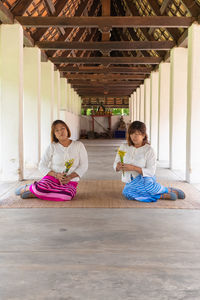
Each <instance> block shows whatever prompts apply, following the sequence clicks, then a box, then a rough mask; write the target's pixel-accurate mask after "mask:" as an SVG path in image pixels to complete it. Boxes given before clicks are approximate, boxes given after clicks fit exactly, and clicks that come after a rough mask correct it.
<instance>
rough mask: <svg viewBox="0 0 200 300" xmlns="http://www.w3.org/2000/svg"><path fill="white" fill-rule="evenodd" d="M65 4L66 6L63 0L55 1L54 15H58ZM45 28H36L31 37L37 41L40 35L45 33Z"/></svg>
mask: <svg viewBox="0 0 200 300" xmlns="http://www.w3.org/2000/svg"><path fill="white" fill-rule="evenodd" d="M65 6H66V1H65V0H60V1H57V3H56V5H55V13H54V16H59V15H60V13H61V12H62V10H63V9H64V8H65ZM47 30H48V29H47V28H38V30H37V31H36V32H35V33H34V34H33V39H34V40H35V41H39V40H40V39H41V37H42V36H43V35H44V34H45V33H46V31H47Z"/></svg>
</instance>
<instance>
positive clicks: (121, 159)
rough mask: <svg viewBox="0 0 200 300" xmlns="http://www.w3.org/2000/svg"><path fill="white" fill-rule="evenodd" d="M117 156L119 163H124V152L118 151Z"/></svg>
mask: <svg viewBox="0 0 200 300" xmlns="http://www.w3.org/2000/svg"><path fill="white" fill-rule="evenodd" d="M118 154H119V157H120V161H121V163H123V162H124V155H125V154H126V152H125V151H122V150H118Z"/></svg>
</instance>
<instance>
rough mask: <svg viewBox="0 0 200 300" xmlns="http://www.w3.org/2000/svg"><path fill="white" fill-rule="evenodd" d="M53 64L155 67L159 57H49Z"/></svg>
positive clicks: (159, 60)
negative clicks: (147, 65)
mask: <svg viewBox="0 0 200 300" xmlns="http://www.w3.org/2000/svg"><path fill="white" fill-rule="evenodd" d="M49 59H50V60H51V61H52V62H53V63H55V64H61V63H66V64H70V63H73V64H103V65H107V64H117V65H119V64H128V65H130V64H140V65H146V64H149V65H157V64H159V63H160V62H161V60H162V58H160V57H51V58H49Z"/></svg>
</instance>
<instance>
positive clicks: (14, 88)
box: [0, 24, 81, 180]
mask: <svg viewBox="0 0 200 300" xmlns="http://www.w3.org/2000/svg"><path fill="white" fill-rule="evenodd" d="M0 113H1V115H0V116H1V117H0V142H1V144H0V176H1V179H5V180H17V179H23V177H24V175H23V171H24V167H35V166H37V165H38V162H39V160H40V157H41V154H42V153H43V152H44V150H45V149H46V147H47V145H48V144H49V143H50V130H51V124H52V122H53V120H55V119H62V120H64V121H66V122H67V123H68V124H69V127H70V129H71V130H72V134H73V135H74V138H78V134H79V132H78V130H79V119H80V114H81V99H80V97H79V96H78V94H77V93H76V92H75V91H74V89H73V88H72V87H71V86H70V84H69V83H67V80H66V78H61V77H60V73H59V71H54V65H53V63H51V62H50V61H47V62H41V51H40V49H39V48H37V47H33V48H31V47H30V48H26V47H25V48H23V29H22V26H21V25H19V24H13V25H4V24H2V25H0ZM73 130H76V131H77V132H75V131H74V132H73Z"/></svg>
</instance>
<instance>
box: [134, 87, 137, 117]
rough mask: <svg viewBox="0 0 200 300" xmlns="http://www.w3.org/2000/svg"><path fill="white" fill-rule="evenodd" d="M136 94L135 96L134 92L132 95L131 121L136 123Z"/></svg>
mask: <svg viewBox="0 0 200 300" xmlns="http://www.w3.org/2000/svg"><path fill="white" fill-rule="evenodd" d="M136 106H137V94H136V91H135V92H134V93H133V121H136V120H137V114H136V111H137V107H136Z"/></svg>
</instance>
